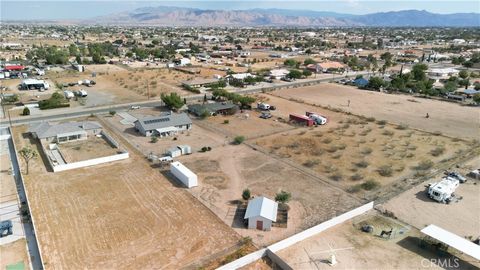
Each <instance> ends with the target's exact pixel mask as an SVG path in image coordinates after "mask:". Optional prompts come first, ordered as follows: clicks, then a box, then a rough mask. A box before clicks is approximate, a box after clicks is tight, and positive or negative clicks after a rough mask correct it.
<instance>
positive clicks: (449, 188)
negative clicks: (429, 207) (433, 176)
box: [427, 177, 460, 203]
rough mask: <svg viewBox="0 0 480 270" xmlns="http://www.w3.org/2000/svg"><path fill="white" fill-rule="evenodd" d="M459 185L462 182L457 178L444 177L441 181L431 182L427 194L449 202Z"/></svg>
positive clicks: (432, 197) (439, 200)
mask: <svg viewBox="0 0 480 270" xmlns="http://www.w3.org/2000/svg"><path fill="white" fill-rule="evenodd" d="M459 185H460V182H459V181H458V180H457V179H454V178H451V177H447V178H443V179H442V180H441V181H440V182H437V183H433V184H430V186H429V187H428V192H427V195H428V197H430V199H432V200H435V201H437V202H441V203H449V202H450V200H451V199H452V197H453V193H454V192H455V190H456V189H457V187H458V186H459Z"/></svg>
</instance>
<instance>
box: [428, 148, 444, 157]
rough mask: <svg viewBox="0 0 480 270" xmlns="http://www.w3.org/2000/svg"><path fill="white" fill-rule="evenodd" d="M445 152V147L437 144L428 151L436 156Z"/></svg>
mask: <svg viewBox="0 0 480 270" xmlns="http://www.w3.org/2000/svg"><path fill="white" fill-rule="evenodd" d="M444 152H445V147H443V146H437V147H435V148H434V149H432V150H431V151H430V154H431V155H432V156H434V157H438V156H440V155H441V154H443V153H444Z"/></svg>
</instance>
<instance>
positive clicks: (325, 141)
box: [322, 138, 332, 144]
mask: <svg viewBox="0 0 480 270" xmlns="http://www.w3.org/2000/svg"><path fill="white" fill-rule="evenodd" d="M322 142H323V143H325V144H329V143H331V142H332V139H330V138H325V139H323V140H322Z"/></svg>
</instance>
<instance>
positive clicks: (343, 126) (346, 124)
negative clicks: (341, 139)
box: [342, 123, 350, 129]
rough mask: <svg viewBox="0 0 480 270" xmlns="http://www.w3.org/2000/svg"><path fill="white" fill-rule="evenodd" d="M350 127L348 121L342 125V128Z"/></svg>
mask: <svg viewBox="0 0 480 270" xmlns="http://www.w3.org/2000/svg"><path fill="white" fill-rule="evenodd" d="M349 127H350V124H348V123H345V124H343V125H342V129H347V128H349Z"/></svg>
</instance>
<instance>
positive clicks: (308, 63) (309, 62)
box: [303, 58, 317, 66]
mask: <svg viewBox="0 0 480 270" xmlns="http://www.w3.org/2000/svg"><path fill="white" fill-rule="evenodd" d="M316 63H317V62H315V60H313V59H312V58H307V59H305V61H303V64H304V65H305V66H306V65H311V64H316Z"/></svg>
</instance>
